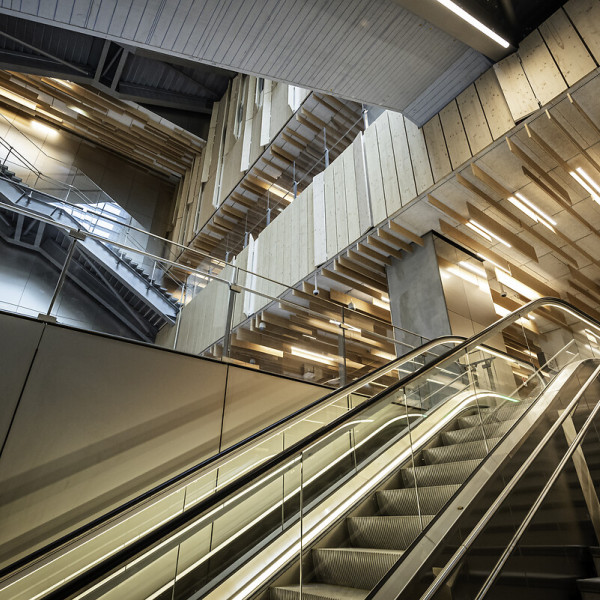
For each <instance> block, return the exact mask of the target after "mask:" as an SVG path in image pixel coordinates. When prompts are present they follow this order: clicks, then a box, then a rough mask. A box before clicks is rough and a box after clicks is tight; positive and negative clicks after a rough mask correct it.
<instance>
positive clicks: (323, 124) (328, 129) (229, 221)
mask: <svg viewBox="0 0 600 600" xmlns="http://www.w3.org/2000/svg"><path fill="white" fill-rule="evenodd" d="M362 129H363V121H362V115H361V106H360V105H359V104H356V103H355V102H351V101H340V100H338V99H336V98H333V97H332V96H326V95H324V94H311V95H310V96H309V97H308V98H307V100H306V101H305V102H304V104H303V105H302V108H301V109H300V111H299V112H298V113H297V114H296V115H295V117H293V118H292V119H291V120H290V121H288V123H287V124H286V125H285V127H283V129H282V130H281V131H280V132H279V133H278V134H277V136H276V137H275V139H274V140H273V141H272V142H271V143H270V144H269V146H268V147H267V148H266V150H265V152H264V153H263V154H261V156H260V158H259V159H258V160H257V161H256V163H255V164H254V165H252V166H251V168H250V169H249V170H248V171H247V173H246V174H245V175H244V176H243V177H242V178H241V180H240V181H239V183H238V185H237V186H236V187H235V189H234V190H233V191H232V192H231V193H230V194H229V195H228V197H227V198H225V200H224V201H223V203H222V204H221V205H220V206H219V207H218V209H217V210H216V211H215V212H214V214H213V215H212V216H211V218H210V219H209V220H208V222H207V223H206V224H205V225H204V226H203V227H202V229H201V230H200V231H199V232H198V234H197V235H196V236H195V238H194V239H193V240H192V242H191V243H190V244H189V246H190V249H189V250H185V251H183V252H182V253H181V254H180V256H179V261H181V262H183V263H184V264H187V265H190V266H192V267H195V268H201V269H204V270H207V269H208V268H209V267H211V266H212V267H213V271H214V269H215V266H214V261H212V260H211V259H210V258H208V257H203V256H202V255H201V254H199V253H198V252H195V251H194V250H200V251H203V252H208V253H210V255H211V256H212V257H214V258H220V259H225V258H226V257H229V258H230V259H231V258H233V257H234V256H235V255H236V254H238V252H239V251H240V250H242V249H243V247H244V243H245V241H246V232H248V233H249V234H252V235H254V236H257V235H258V234H259V233H260V232H261V231H262V230H263V229H264V228H265V227H266V225H267V211H268V209H269V208H270V209H271V213H270V219H271V220H273V219H275V218H276V217H277V215H278V214H279V213H280V211H281V210H283V209H284V208H285V207H286V206H287V205H288V204H289V203H290V202H292V201H293V198H294V196H293V188H294V178H295V181H296V182H297V192H298V193H300V192H302V191H303V190H304V189H305V188H306V187H308V185H310V183H311V182H312V179H313V177H314V176H315V175H316V174H317V173H320V172H321V171H323V170H324V168H325V158H324V151H325V142H327V147H328V148H329V149H330V150H329V160H330V161H333V160H335V158H337V157H338V156H339V155H340V154H341V153H342V152H343V151H344V150H345V149H346V148H347V147H348V146H349V144H350V143H352V142H353V141H354V139H355V138H356V135H357V134H358V132H359V131H362ZM214 272H216V271H214Z"/></svg>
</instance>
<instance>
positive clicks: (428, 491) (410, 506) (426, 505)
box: [376, 485, 460, 516]
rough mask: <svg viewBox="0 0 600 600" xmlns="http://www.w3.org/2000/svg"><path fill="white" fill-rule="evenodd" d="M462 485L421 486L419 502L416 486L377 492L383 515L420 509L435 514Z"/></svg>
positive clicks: (414, 511)
mask: <svg viewBox="0 0 600 600" xmlns="http://www.w3.org/2000/svg"><path fill="white" fill-rule="evenodd" d="M459 488H460V485H432V486H429V487H420V488H419V502H418V503H417V494H416V488H403V489H400V490H381V491H379V492H377V494H376V497H377V505H378V506H379V509H380V511H381V513H382V514H383V515H388V516H392V515H395V516H401V515H417V514H418V513H419V509H420V510H421V512H423V513H425V514H430V515H434V514H437V512H438V511H439V510H440V509H441V508H442V507H443V506H444V504H446V502H448V500H450V498H451V497H452V496H453V495H454V494H455V493H456V492H457V491H458V489H459Z"/></svg>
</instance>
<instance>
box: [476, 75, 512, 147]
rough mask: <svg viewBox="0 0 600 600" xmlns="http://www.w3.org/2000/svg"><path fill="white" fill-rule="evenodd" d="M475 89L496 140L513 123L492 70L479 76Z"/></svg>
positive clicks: (510, 127) (509, 128) (508, 129)
mask: <svg viewBox="0 0 600 600" xmlns="http://www.w3.org/2000/svg"><path fill="white" fill-rule="evenodd" d="M475 87H476V88H477V92H478V93H479V98H480V100H481V105H482V106H483V112H484V113H485V117H486V120H487V124H488V127H489V128H490V131H491V134H492V137H493V138H494V139H495V140H497V139H498V138H500V137H502V136H503V135H505V134H506V133H507V132H508V131H510V130H511V129H512V128H513V127H514V125H515V122H514V120H513V118H512V116H511V114H510V109H509V108H508V104H507V103H506V98H505V97H504V94H503V93H502V88H501V87H500V84H499V83H498V78H497V77H496V73H495V72H494V70H493V69H488V70H487V71H486V72H485V73H484V74H483V75H481V77H479V79H477V81H476V82H475Z"/></svg>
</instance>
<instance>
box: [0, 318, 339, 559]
mask: <svg viewBox="0 0 600 600" xmlns="http://www.w3.org/2000/svg"><path fill="white" fill-rule="evenodd" d="M0 329H1V330H2V334H3V335H2V337H1V340H0V358H1V359H2V364H3V365H4V366H5V368H6V371H5V372H4V376H3V390H4V394H3V402H2V407H1V410H0V447H1V448H2V450H1V453H0V522H2V524H3V526H2V529H1V531H0V545H1V546H2V551H1V553H0V564H6V563H7V562H8V561H10V560H13V559H15V558H17V557H18V556H20V555H22V554H24V553H26V552H28V551H31V550H32V549H33V548H35V547H39V546H40V545H43V544H44V543H45V542H48V541H50V540H51V539H53V538H55V537H57V536H59V535H60V534H62V533H64V532H65V531H67V530H69V529H72V528H74V527H76V526H77V525H79V524H82V523H83V522H85V521H87V520H89V519H90V518H92V517H94V516H97V515H99V514H101V513H103V512H105V511H106V510H108V509H110V508H112V507H115V506H117V505H119V504H120V503H122V502H123V501H124V500H126V499H128V498H132V497H134V496H136V495H137V494H139V493H140V492H141V491H143V490H145V489H149V488H151V487H152V486H153V485H155V484H156V483H158V482H160V481H162V480H164V479H167V478H168V477H171V476H173V475H175V474H176V473H178V472H180V471H181V470H183V469H185V468H186V467H189V466H191V465H193V464H195V463H197V462H198V461H200V460H202V459H204V458H207V457H209V456H211V455H213V454H214V453H216V452H218V451H219V450H221V449H224V448H225V447H227V446H228V445H231V444H233V443H235V442H237V441H239V440H240V439H243V438H244V437H246V436H247V435H250V434H252V433H254V432H255V431H256V430H257V429H260V428H262V427H264V426H266V425H268V424H269V423H271V422H274V421H276V420H278V419H279V418H281V417H283V416H284V415H286V414H289V413H290V412H291V411H293V410H295V409H298V408H300V407H301V406H304V405H305V404H307V403H309V402H310V401H312V400H314V399H316V398H317V397H320V396H322V395H324V394H325V393H326V392H327V391H328V390H326V389H324V388H321V387H319V386H314V385H310V384H305V383H301V382H296V381H291V380H287V379H282V378H279V377H274V376H271V375H265V374H263V373H258V372H256V371H252V370H247V369H243V368H240V367H236V366H231V365H227V364H222V363H217V362H213V361H209V360H206V359H200V358H196V357H192V356H187V355H182V354H178V353H173V352H167V351H163V350H159V349H157V348H154V347H150V346H145V345H142V344H135V343H129V342H123V341H121V340H117V339H114V338H110V337H107V336H100V335H96V334H91V333H86V332H81V331H76V330H72V329H69V328H66V327H60V326H55V325H49V324H41V323H39V322H36V321H31V320H28V319H26V318H23V317H18V316H14V315H7V314H3V313H0Z"/></svg>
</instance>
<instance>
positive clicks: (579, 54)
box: [539, 9, 596, 86]
mask: <svg viewBox="0 0 600 600" xmlns="http://www.w3.org/2000/svg"><path fill="white" fill-rule="evenodd" d="M539 30H540V33H541V34H542V36H543V38H544V41H545V42H546V44H547V45H548V48H549V50H550V52H551V53H552V57H553V58H554V60H555V61H556V64H557V65H558V68H559V69H560V71H561V73H562V75H563V77H564V78H565V79H566V80H567V84H568V85H570V86H571V85H573V84H574V83H577V82H578V81H579V80H580V79H581V78H582V77H585V76H586V75H587V74H588V73H591V72H592V71H593V70H594V69H595V68H596V63H595V62H594V59H593V58H592V57H591V56H590V53H589V52H588V51H587V48H586V47H585V45H584V43H583V42H582V41H581V38H580V37H579V35H578V34H577V31H575V28H574V27H573V25H571V22H570V20H569V18H568V17H567V15H566V14H565V12H564V11H563V10H562V9H559V10H557V11H556V12H555V13H554V14H553V15H552V16H551V17H550V18H549V19H547V20H546V21H544V23H542V24H541V25H540V27H539Z"/></svg>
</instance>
